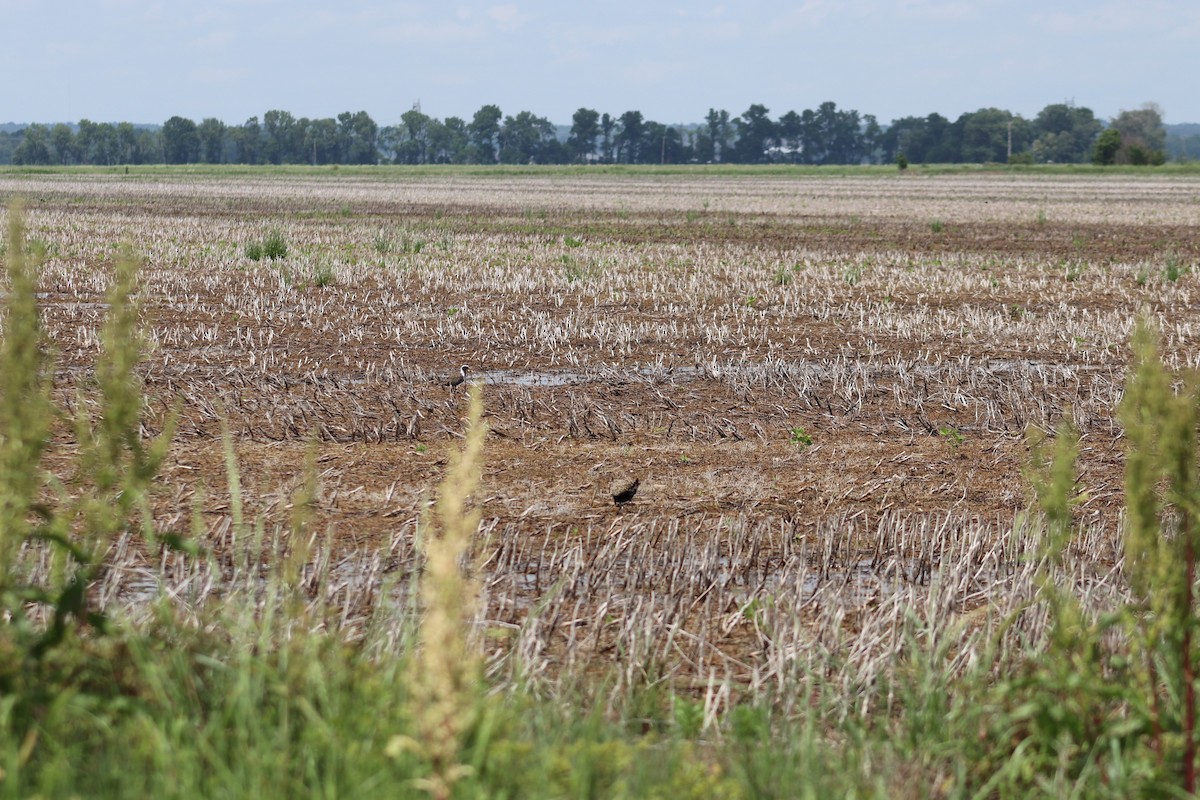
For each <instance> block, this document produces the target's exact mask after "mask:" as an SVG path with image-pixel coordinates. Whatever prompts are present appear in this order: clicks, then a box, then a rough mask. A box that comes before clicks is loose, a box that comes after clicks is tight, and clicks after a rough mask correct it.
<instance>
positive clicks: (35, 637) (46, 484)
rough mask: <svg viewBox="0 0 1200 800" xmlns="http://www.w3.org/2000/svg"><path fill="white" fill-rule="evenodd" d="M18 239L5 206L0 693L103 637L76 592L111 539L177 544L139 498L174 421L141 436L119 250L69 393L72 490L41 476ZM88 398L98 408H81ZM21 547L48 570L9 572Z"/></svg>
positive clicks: (34, 355)
mask: <svg viewBox="0 0 1200 800" xmlns="http://www.w3.org/2000/svg"><path fill="white" fill-rule="evenodd" d="M23 234H24V229H23V218H22V213H21V209H20V206H19V204H14V207H13V208H12V209H11V210H10V214H9V231H8V246H7V252H6V259H5V260H6V267H7V273H8V281H9V286H10V291H9V293H8V294H7V296H6V298H5V306H4V321H3V332H4V333H3V338H2V340H0V376H3V377H2V379H0V609H2V610H3V613H4V614H5V616H7V617H8V619H9V624H8V625H6V626H5V627H4V628H3V631H2V632H0V654H2V656H3V657H0V686H4V685H7V688H8V689H9V690H10V691H12V689H13V684H14V683H17V682H19V681H20V677H19V676H20V675H22V671H23V668H22V666H21V664H22V662H23V661H25V660H29V659H33V660H39V659H42V658H44V657H45V656H46V655H47V653H49V652H50V651H52V650H53V649H55V648H57V647H58V646H59V645H60V644H62V642H63V641H64V640H66V639H67V638H68V637H69V636H70V635H71V634H72V633H73V632H74V631H76V630H79V629H82V628H86V629H88V630H90V631H92V632H93V633H94V634H96V635H103V634H105V633H106V631H107V629H108V620H107V618H106V617H105V615H104V614H103V613H102V612H101V611H100V610H99V609H97V608H95V607H94V606H93V604H92V602H93V601H92V600H91V599H89V597H88V593H87V591H86V590H87V587H88V586H89V584H90V583H91V582H92V581H94V580H95V579H96V578H97V577H98V576H99V575H100V574H101V572H102V570H103V565H104V558H105V555H106V553H107V551H108V548H109V546H110V544H111V542H112V541H113V539H114V537H116V536H117V534H118V533H120V532H121V531H126V530H131V531H138V532H140V533H141V535H142V536H143V538H144V539H145V540H146V541H148V542H152V543H159V544H163V545H167V546H180V547H183V546H185V543H184V542H183V540H182V539H181V538H180V537H178V536H176V535H170V534H168V535H163V536H158V535H156V534H155V532H154V530H153V527H152V525H151V514H150V507H149V500H150V493H151V491H152V487H153V482H154V479H155V476H156V475H157V474H158V471H159V468H160V466H161V464H162V461H163V458H164V457H165V456H166V453H167V447H168V445H169V443H170V440H171V435H172V432H173V430H174V422H173V420H174V417H173V416H172V417H169V418H168V419H167V421H166V426H165V428H164V431H163V433H162V434H161V435H160V436H158V437H157V438H155V439H150V440H146V439H144V438H143V435H142V430H141V413H142V408H143V400H142V393H141V379H140V377H139V376H138V375H137V373H136V367H137V363H138V361H139V359H140V355H141V338H140V336H139V334H138V330H137V317H138V309H137V305H136V303H135V302H134V300H133V297H134V294H135V288H136V278H137V270H138V264H137V261H136V259H134V257H133V255H132V253H131V252H130V250H129V248H128V247H124V248H122V250H121V253H120V255H119V256H118V258H117V262H116V269H115V274H116V278H115V280H114V282H113V284H112V286H111V288H110V289H109V292H108V297H107V301H108V307H109V311H108V317H107V319H106V321H105V323H104V326H103V329H102V332H101V337H100V339H101V350H100V355H99V357H98V359H97V362H96V367H95V375H94V378H93V379H92V382H91V385H88V386H83V387H80V390H79V397H78V398H77V401H76V403H75V409H76V410H75V413H74V418H73V420H72V422H73V427H74V434H75V438H76V441H77V442H78V455H77V457H76V460H75V474H74V477H73V479H72V486H71V490H68V489H67V487H64V486H61V485H60V484H58V483H57V482H56V481H53V480H52V479H51V478H50V477H49V476H48V475H47V473H45V472H44V471H43V470H42V468H41V461H42V456H43V454H44V452H45V450H46V448H47V445H48V442H49V437H50V432H51V429H52V423H53V421H54V419H55V416H56V411H55V409H54V407H53V404H52V403H51V400H50V394H49V375H50V374H51V364H50V363H49V360H48V357H47V356H46V348H45V346H44V342H43V334H42V329H41V324H40V321H39V315H38V308H37V300H36V292H35V287H36V277H37V264H36V262H35V260H34V259H31V258H29V257H28V254H27V252H26V249H25V245H24V241H23ZM89 398H91V399H93V400H94V401H96V402H97V404H98V407H99V411H98V412H93V411H91V410H90V407H89ZM23 546H32V547H38V546H44V547H47V548H48V549H49V552H50V553H51V555H52V561H53V564H54V568H53V569H51V570H50V571H49V573H48V574H45V575H40V574H36V573H34V574H33V575H32V576H31V575H29V574H27V573H26V571H25V570H22V569H20V568H18V567H17V563H16V560H17V556H18V553H19V552H20V550H21V548H22V547H23ZM42 609H47V610H48V611H49V614H48V623H47V624H45V625H43V624H41V623H40V622H38V620H39V619H40V615H39V613H38V612H39V611H40V610H42ZM14 654H19V655H14ZM14 669H15V672H14Z"/></svg>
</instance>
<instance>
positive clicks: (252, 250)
mask: <svg viewBox="0 0 1200 800" xmlns="http://www.w3.org/2000/svg"><path fill="white" fill-rule="evenodd" d="M262 257H263V246H262V242H250V243H249V244H247V245H246V258H248V259H250V260H251V261H262Z"/></svg>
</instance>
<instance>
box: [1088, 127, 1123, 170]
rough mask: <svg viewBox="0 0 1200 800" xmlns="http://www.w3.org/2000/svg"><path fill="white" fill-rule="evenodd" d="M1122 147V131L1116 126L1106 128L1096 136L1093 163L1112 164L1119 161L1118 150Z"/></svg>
mask: <svg viewBox="0 0 1200 800" xmlns="http://www.w3.org/2000/svg"><path fill="white" fill-rule="evenodd" d="M1120 149H1121V132H1120V131H1118V130H1117V129H1116V128H1105V129H1104V130H1103V131H1101V133H1100V136H1099V137H1097V138H1096V146H1095V147H1094V148H1092V163H1094V164H1099V165H1101V166H1110V165H1112V164H1115V163H1117V151H1118V150H1120Z"/></svg>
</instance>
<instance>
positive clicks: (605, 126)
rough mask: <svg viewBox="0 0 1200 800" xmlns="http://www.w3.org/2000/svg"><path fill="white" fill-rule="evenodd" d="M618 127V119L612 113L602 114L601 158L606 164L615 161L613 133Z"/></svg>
mask: <svg viewBox="0 0 1200 800" xmlns="http://www.w3.org/2000/svg"><path fill="white" fill-rule="evenodd" d="M616 129H617V121H616V120H615V119H613V117H612V115H611V114H608V113H605V114H601V115H600V160H601V161H603V162H604V163H605V164H611V163H612V162H613V133H614V132H615V131H616Z"/></svg>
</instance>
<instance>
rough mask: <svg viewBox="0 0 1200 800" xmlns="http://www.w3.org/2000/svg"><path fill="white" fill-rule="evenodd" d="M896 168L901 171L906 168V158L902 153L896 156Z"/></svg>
mask: <svg viewBox="0 0 1200 800" xmlns="http://www.w3.org/2000/svg"><path fill="white" fill-rule="evenodd" d="M896 168H897V169H899V170H900V171H901V172H903V171H904V170H906V169H908V159H907V158H906V157H905V156H904V153H901V154H900V155H898V156H896Z"/></svg>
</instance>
